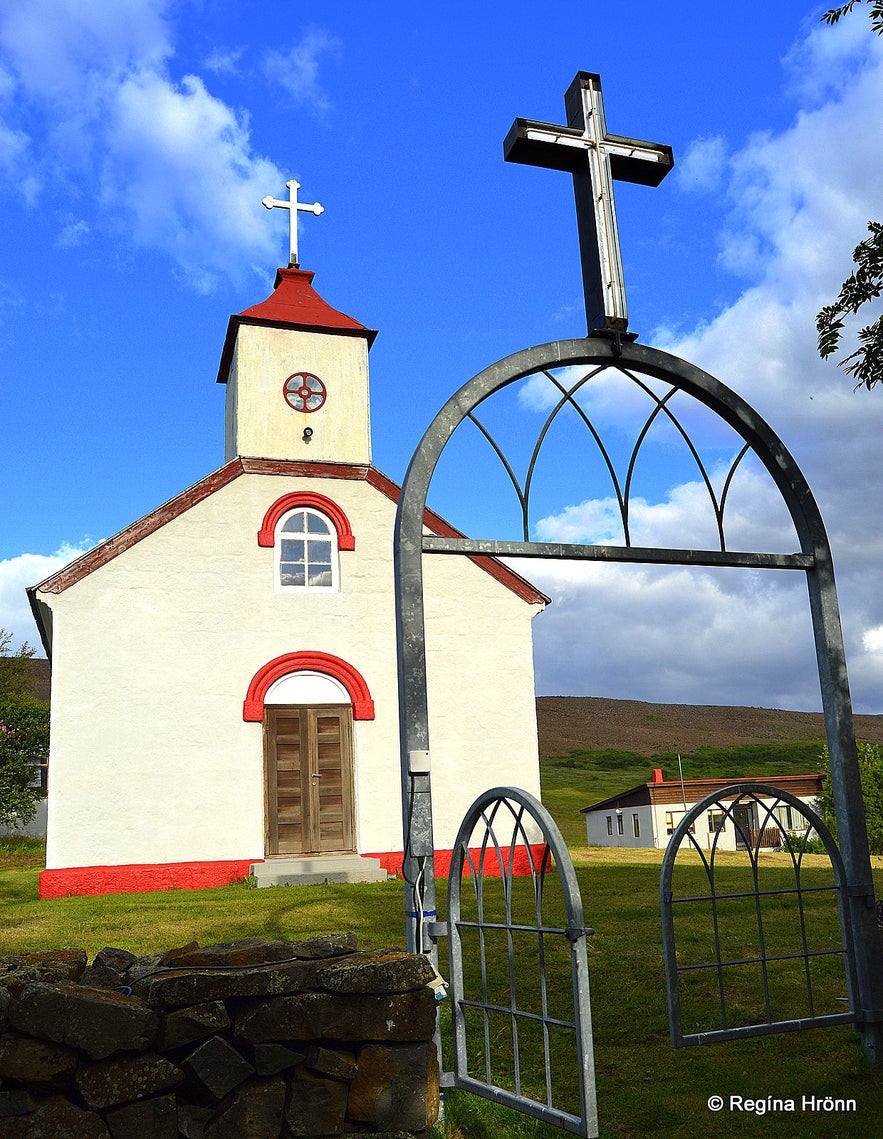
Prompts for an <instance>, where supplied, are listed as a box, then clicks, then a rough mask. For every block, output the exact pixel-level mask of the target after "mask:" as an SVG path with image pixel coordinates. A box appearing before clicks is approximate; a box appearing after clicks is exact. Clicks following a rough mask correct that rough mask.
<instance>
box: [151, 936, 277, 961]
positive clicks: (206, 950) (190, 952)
mask: <svg viewBox="0 0 883 1139" xmlns="http://www.w3.org/2000/svg"><path fill="white" fill-rule="evenodd" d="M294 956H295V954H294V953H292V951H291V946H290V945H289V944H288V943H287V942H285V941H263V940H262V939H261V938H259V937H240V938H239V939H238V940H237V941H221V942H219V943H218V944H217V945H203V946H202V947H200V946H196V947H195V948H193V949H182V950H178V951H177V952H175V953H173V954H171V955H170V954H166V956H165V958H164V960H163V965H168V966H171V967H173V968H174V967H175V966H179V965H186V967H187V968H188V969H196V968H199V967H200V966H206V965H210V966H212V967H213V968H214V967H217V966H225V965H227V966H229V965H267V964H270V963H271V962H273V961H287V960H288V959H289V958H291V957H294Z"/></svg>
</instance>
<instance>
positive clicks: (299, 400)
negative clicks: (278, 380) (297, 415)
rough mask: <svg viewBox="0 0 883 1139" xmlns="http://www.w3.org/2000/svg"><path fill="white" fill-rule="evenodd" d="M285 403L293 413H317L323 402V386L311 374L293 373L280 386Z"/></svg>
mask: <svg viewBox="0 0 883 1139" xmlns="http://www.w3.org/2000/svg"><path fill="white" fill-rule="evenodd" d="M282 394H283V396H285V402H286V403H287V404H288V406H289V407H293V408H294V410H295V411H318V410H319V408H320V407H321V406H322V404H323V403H324V402H325V397H326V396H327V394H328V393H327V392H326V390H325V385H324V384H323V383H322V381H321V380H320V379H319V377H318V376H314V375H313V373H312V372H295V373H294V375H291V376H289V377H288V379H287V380H286V381H285V383H284V384H283V385H282Z"/></svg>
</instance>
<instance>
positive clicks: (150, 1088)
mask: <svg viewBox="0 0 883 1139" xmlns="http://www.w3.org/2000/svg"><path fill="white" fill-rule="evenodd" d="M183 1083H184V1073H183V1072H182V1071H181V1069H180V1068H177V1067H176V1066H175V1065H174V1064H173V1063H172V1062H171V1060H167V1059H166V1057H165V1056H158V1055H156V1053H153V1052H149V1053H147V1054H146V1055H144V1056H121V1057H115V1058H114V1059H112V1060H101V1061H99V1062H98V1063H97V1064H90V1065H88V1066H87V1067H83V1068H80V1070H79V1071H78V1072H77V1078H76V1084H77V1089H78V1091H79V1093H80V1095H81V1096H82V1097H83V1102H84V1103H85V1104H86V1106H87V1107H91V1108H93V1109H95V1110H99V1109H101V1108H105V1107H116V1106H117V1105H118V1104H124V1103H131V1102H132V1101H133V1100H137V1099H146V1098H147V1097H148V1096H155V1095H159V1094H160V1093H161V1092H167V1091H171V1090H172V1089H173V1088H177V1087H180V1086H181V1084H183Z"/></svg>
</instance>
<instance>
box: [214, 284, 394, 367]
mask: <svg viewBox="0 0 883 1139" xmlns="http://www.w3.org/2000/svg"><path fill="white" fill-rule="evenodd" d="M314 276H315V274H314V273H311V272H308V271H307V270H305V269H277V271H276V281H275V284H274V286H273V292H272V294H271V295H270V296H269V297H267V299H266V300H265V301H261V303H260V304H257V305H252V306H251V307H250V308H247V309H245V310H244V311H243V312H241V313H237V314H236V315H235V316H231V317H230V321H229V323H228V325H227V336H226V339H225V340H224V350H223V352H222V353H221V364H220V367H219V368H218V383H219V384H225V383H226V382H227V373H228V372H229V370H230V361H231V360H232V357H233V345H234V343H235V341H236V331H237V329H238V328H239V326H240V324H267V325H273V326H275V327H277V328H302V329H307V330H309V331H312V332H331V333H337V334H339V335H341V336H364V337H365V339H366V340H367V341H368V347H369V348H370V347H371V345H372V344H373V343H374V337H375V336H376V335H377V332H376V331H375V330H374V329H371V328H366V327H365V326H364V324H360V323H359V322H358V321H357V320H355V319H354V318H353V317H351V316H347V315H346V313H343V312H338V311H337V309H336V308H332V307H331V305H330V304H328V302H327V301H324V300H323V299H322V298H321V297H320V296H319V294H318V293H317V292H316V290H315V289H314V288H313V277H314Z"/></svg>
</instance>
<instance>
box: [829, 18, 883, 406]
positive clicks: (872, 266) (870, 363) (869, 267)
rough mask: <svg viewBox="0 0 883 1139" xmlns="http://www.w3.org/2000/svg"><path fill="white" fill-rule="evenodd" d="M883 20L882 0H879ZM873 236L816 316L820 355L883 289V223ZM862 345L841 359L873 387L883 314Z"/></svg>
mask: <svg viewBox="0 0 883 1139" xmlns="http://www.w3.org/2000/svg"><path fill="white" fill-rule="evenodd" d="M879 7H880V9H881V20H883V0H879ZM868 229H869V231H870V234H871V236H870V237H868V238H866V239H865V240H864V241H862V242H860V244H858V245H857V246H856V247H855V249H854V250H853V253H852V260H853V264H854V265H855V271H854V272H853V273H851V274H850V275H849V277H847V278H846V280H845V281H844V282H843V284H842V286H841V287H840V293H839V295H838V297H837V300H836V301H835V302H834V303H833V304H830V305H825V307H824V308H823V309H822V310H821V311H820V312H819V314H818V316H817V317H816V329H817V331H818V336H819V341H818V349H819V355H820V356H821V357H822V359H823V360H824V359H827V358H828V357H829V356H831V355H833V353H834V352H836V351H837V349H838V348H839V346H840V340H841V336H842V334H843V326H844V317H846V316H849V315H855V314H856V313H857V312H858V311H859V309H860V308H861V307H862V306H863V305H865V304H868V302H870V301H873V300H877V299H878V298H879V297H880V294H881V292H883V224H881V223H880V222H875V221H869V222H868ZM858 342H859V347H858V348H856V349H855V351H853V352H850V353H849V355H848V356H844V357H843V358H842V359H841V360H838V364H839V365H840V367H841V368H843V370H844V371H845V372H846V374H847V375H850V376H853V377H854V378H855V380H856V381H857V382H856V387H866V388H867V389H868V390H870V389H871V388H872V387H874V385H875V384H877V383H879V382H880V380H881V379H883V316H881V317H878V318H877V320H875V321H873V322H872V323H871V324H868V325H866V326H865V327H864V328H862V329H861V330H860V332H859V333H858Z"/></svg>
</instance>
